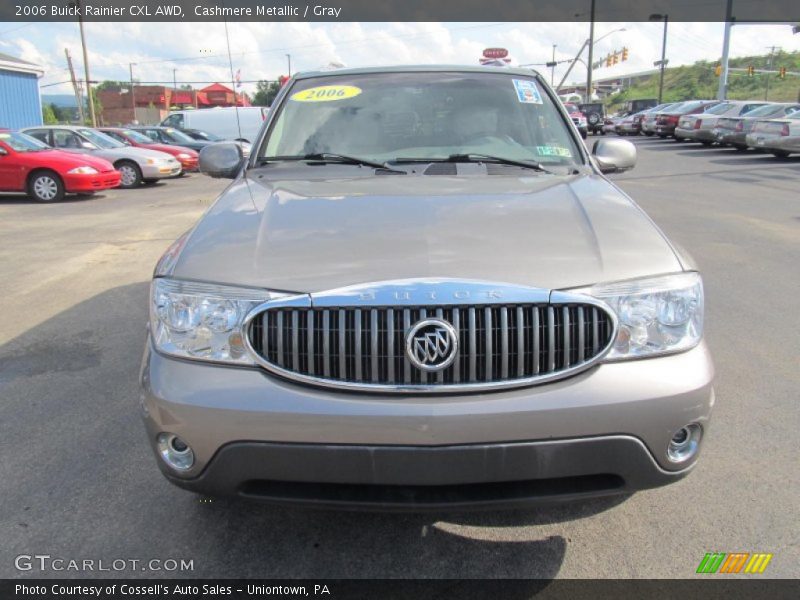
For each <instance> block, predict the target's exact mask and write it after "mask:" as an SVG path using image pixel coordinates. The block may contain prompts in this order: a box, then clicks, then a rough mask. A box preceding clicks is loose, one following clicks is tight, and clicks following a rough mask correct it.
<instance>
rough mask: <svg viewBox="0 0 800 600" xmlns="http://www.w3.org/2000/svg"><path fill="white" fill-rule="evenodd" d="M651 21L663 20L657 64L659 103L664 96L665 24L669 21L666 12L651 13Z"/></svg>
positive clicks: (665, 63) (665, 66)
mask: <svg viewBox="0 0 800 600" xmlns="http://www.w3.org/2000/svg"><path fill="white" fill-rule="evenodd" d="M650 20H651V21H662V20H663V21H664V37H663V38H662V39H661V60H660V61H659V66H660V67H661V73H660V75H659V79H658V103H659V104H661V99H662V98H663V97H664V70H665V69H666V68H667V24H668V23H669V15H668V14H666V13H665V14H663V15H659V14H653V15H650Z"/></svg>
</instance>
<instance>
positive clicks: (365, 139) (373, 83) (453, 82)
mask: <svg viewBox="0 0 800 600" xmlns="http://www.w3.org/2000/svg"><path fill="white" fill-rule="evenodd" d="M289 94H290V95H289V97H288V98H286V100H284V102H282V104H281V107H280V109H279V110H280V112H279V114H278V115H277V118H276V120H275V122H274V124H273V126H272V128H271V131H270V135H269V137H268V138H267V140H266V141H265V144H264V145H263V146H262V148H261V151H260V153H259V158H262V159H264V158H275V157H301V156H306V155H312V154H321V153H337V154H340V155H347V156H351V157H358V158H360V159H365V160H370V161H377V162H385V161H394V160H404V159H406V160H408V159H431V160H437V159H438V160H445V159H447V158H448V157H450V156H452V155H463V154H482V155H488V156H494V157H502V158H507V159H515V160H520V161H535V162H540V163H551V164H574V163H575V162H580V161H581V158H580V157H581V154H580V152H579V151H578V149H577V147H576V146H575V142H574V141H573V138H572V136H571V135H570V132H569V130H568V128H567V124H566V122H565V120H564V118H563V117H562V116H561V114H560V112H559V110H558V108H557V107H556V106H555V104H554V103H553V101H552V100H551V99H550V97H549V96H548V95H546V94H545V93H544V92H543V91H542V90H541V89H540V86H539V84H538V83H537V82H536V81H535V79H534V78H533V77H525V76H521V75H510V74H505V73H458V72H430V73H428V72H414V73H374V74H356V75H341V76H329V77H324V78H313V79H306V80H300V81H298V82H297V83H296V84H295V85H294V86H293V87H292V89H291V90H290V92H289Z"/></svg>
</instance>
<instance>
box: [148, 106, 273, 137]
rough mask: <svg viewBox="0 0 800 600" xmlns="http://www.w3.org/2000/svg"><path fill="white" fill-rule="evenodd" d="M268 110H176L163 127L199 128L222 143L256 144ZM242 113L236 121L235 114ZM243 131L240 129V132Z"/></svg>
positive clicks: (256, 108) (241, 108) (165, 120)
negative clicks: (222, 141) (234, 141)
mask: <svg viewBox="0 0 800 600" xmlns="http://www.w3.org/2000/svg"><path fill="white" fill-rule="evenodd" d="M268 110H269V108H267V107H263V106H244V107H238V108H235V107H220V106H218V107H216V108H197V109H194V110H176V111H173V112H171V113H169V116H167V118H165V119H164V120H163V121H161V125H162V126H164V127H174V128H176V129H200V130H201V131H207V132H208V133H212V134H214V135H216V136H218V137H220V138H222V139H223V140H240V141H246V142H250V143H252V142H254V141H255V139H256V136H258V131H259V130H260V129H261V125H263V124H264V120H265V119H266V118H267V111H268ZM237 112H238V113H239V118H238V122H237V118H236V113H237ZM240 128H241V130H240Z"/></svg>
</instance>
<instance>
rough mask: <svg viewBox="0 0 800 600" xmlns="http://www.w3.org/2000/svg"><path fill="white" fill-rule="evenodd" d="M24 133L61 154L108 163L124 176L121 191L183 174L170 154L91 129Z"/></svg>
mask: <svg viewBox="0 0 800 600" xmlns="http://www.w3.org/2000/svg"><path fill="white" fill-rule="evenodd" d="M22 131H23V132H24V133H27V134H29V135H31V136H33V137H35V138H36V139H38V140H39V141H41V142H44V143H45V144H48V145H49V146H52V147H54V148H58V149H59V150H64V151H66V152H74V153H77V154H91V155H93V156H97V157H99V158H103V159H105V160H107V161H108V162H110V163H111V164H113V165H114V168H115V169H117V171H119V172H120V175H121V176H122V179H121V181H120V187H121V188H135V187H138V186H139V185H141V184H142V183H151V182H154V181H158V180H159V179H164V178H165V177H176V176H178V175H180V174H181V164H180V163H179V162H178V161H177V160H175V159H174V158H173V157H172V156H170V155H169V154H164V153H163V152H158V151H156V150H148V149H147V148H132V147H131V146H126V145H125V144H123V143H122V142H118V141H117V140H115V139H114V138H111V137H109V136H107V135H106V134H104V133H101V132H99V131H97V130H96V129H90V128H89V127H72V126H67V125H47V126H44V127H30V128H28V129H23V130H22Z"/></svg>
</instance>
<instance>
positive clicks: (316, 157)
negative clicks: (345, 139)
mask: <svg viewBox="0 0 800 600" xmlns="http://www.w3.org/2000/svg"><path fill="white" fill-rule="evenodd" d="M273 160H279V161H283V160H287V161H288V160H296V161H300V160H312V161H321V162H340V163H345V164H350V165H362V166H364V167H372V168H373V169H385V170H387V171H394V172H395V173H402V174H403V175H405V174H406V172H405V171H400V170H398V169H392V168H391V167H390V166H389V165H387V164H386V163H382V162H378V161H376V160H369V159H366V158H358V157H356V156H348V155H346V154H336V153H334V152H314V153H311V154H303V155H298V156H268V157H264V158H262V159H261V162H270V161H273Z"/></svg>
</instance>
